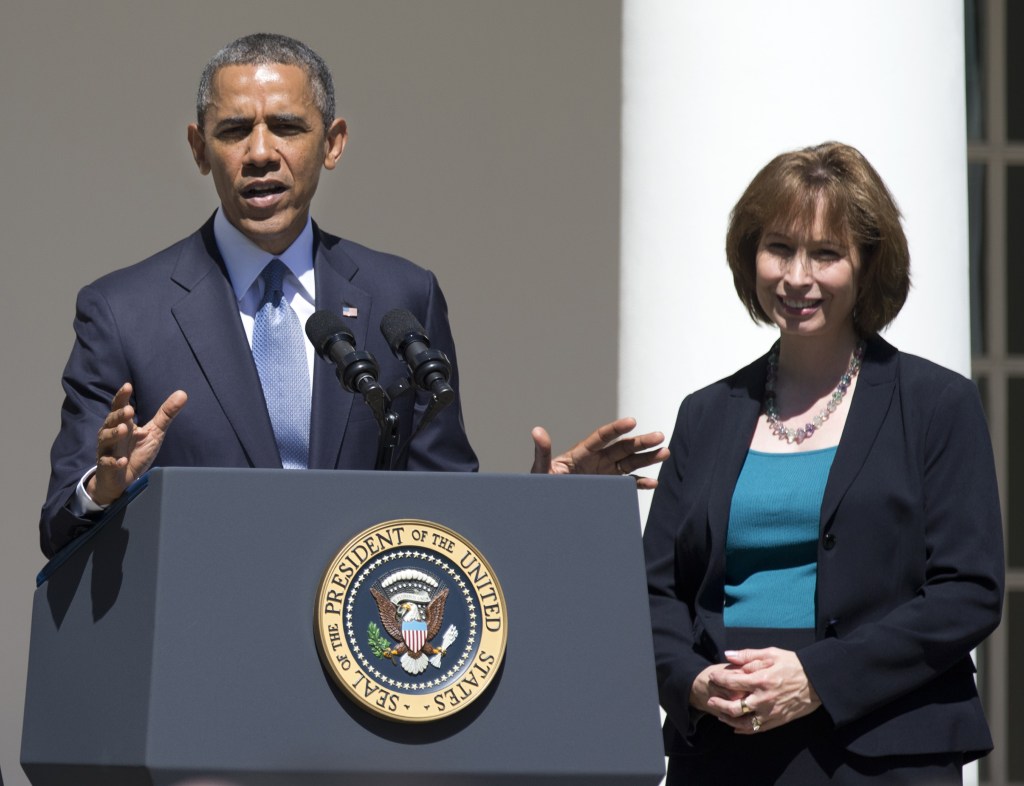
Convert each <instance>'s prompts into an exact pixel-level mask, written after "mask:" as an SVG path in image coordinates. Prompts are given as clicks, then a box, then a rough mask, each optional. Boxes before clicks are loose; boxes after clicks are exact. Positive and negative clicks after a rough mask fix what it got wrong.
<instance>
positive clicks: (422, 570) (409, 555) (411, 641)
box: [315, 519, 507, 722]
mask: <svg viewBox="0 0 1024 786" xmlns="http://www.w3.org/2000/svg"><path fill="white" fill-rule="evenodd" d="M315 625H316V643H317V649H318V651H319V652H320V659H321V660H322V661H323V664H324V666H325V667H326V669H327V671H328V672H329V673H330V674H331V676H332V677H333V678H334V681H335V682H336V683H337V684H338V685H339V686H340V687H341V689H342V690H343V691H344V692H345V693H346V694H347V695H348V696H349V697H350V698H351V699H352V700H353V701H355V702H356V703H357V704H359V705H360V706H361V707H363V708H364V709H366V710H368V711H370V712H372V713H374V714H375V715H379V716H380V717H383V718H388V719H390V720H396V721H406V722H420V721H432V720H438V719H440V718H444V717H447V716H449V715H452V714H454V713H456V712H458V711H460V710H462V709H465V708H466V707H467V706H468V705H469V704H471V703H472V702H473V701H475V700H476V699H478V698H479V697H480V695H481V694H483V693H484V691H485V690H486V689H487V686H488V685H489V684H490V683H491V682H492V681H493V679H494V677H495V675H496V674H497V672H498V667H499V666H500V665H501V661H502V659H503V658H504V656H505V640H506V628H507V613H506V607H505V596H504V595H503V594H502V592H501V586H500V585H499V584H498V579H497V577H496V576H495V575H494V571H492V570H491V566H490V565H489V564H488V563H487V560H486V559H484V557H483V555H482V554H481V553H480V552H479V551H477V550H476V548H475V547H474V546H473V544H472V543H470V542H469V541H468V540H466V539H465V538H463V537H462V536H461V535H459V534H458V533H457V532H454V531H452V530H450V529H448V528H447V527H443V526H441V525H440V524H435V523H433V522H430V521H419V520H415V519H400V520H396V521H385V522H383V523H381V524H377V525H376V526H374V527H370V528H369V529H367V530H364V531H363V532H360V533H359V534H358V535H356V536H355V537H354V538H352V540H350V541H349V542H348V543H346V544H345V546H344V547H343V548H342V549H341V551H339V552H338V553H337V554H336V555H335V556H334V558H333V559H332V560H331V563H330V565H328V567H327V571H326V572H325V573H324V577H323V580H322V581H321V582H320V592H319V593H318V595H317V602H316V620H315Z"/></svg>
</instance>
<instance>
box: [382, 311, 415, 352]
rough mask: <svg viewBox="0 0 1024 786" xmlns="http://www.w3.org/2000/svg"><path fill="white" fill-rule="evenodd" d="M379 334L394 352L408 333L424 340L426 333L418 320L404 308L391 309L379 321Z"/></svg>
mask: <svg viewBox="0 0 1024 786" xmlns="http://www.w3.org/2000/svg"><path fill="white" fill-rule="evenodd" d="M380 332H381V333H383V334H384V340H385V341H387V342H388V346H390V347H391V349H392V350H394V351H395V352H398V351H399V347H400V346H401V345H402V341H403V339H404V338H405V337H406V336H408V335H409V334H410V333H415V334H417V335H419V336H422V337H423V338H424V339H425V338H426V331H424V329H423V325H421V324H420V322H419V320H418V319H416V317H415V316H413V314H412V313H410V312H408V311H406V310H405V309H404V308H393V309H391V310H390V311H389V312H388V313H387V314H385V315H384V318H383V319H382V320H381V321H380Z"/></svg>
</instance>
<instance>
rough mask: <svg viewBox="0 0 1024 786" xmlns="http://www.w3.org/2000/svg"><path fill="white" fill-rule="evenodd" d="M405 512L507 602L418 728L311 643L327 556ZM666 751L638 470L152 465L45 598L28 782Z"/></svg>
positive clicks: (29, 715) (529, 765)
mask: <svg viewBox="0 0 1024 786" xmlns="http://www.w3.org/2000/svg"><path fill="white" fill-rule="evenodd" d="M403 518H413V519H426V520H429V521H433V522H437V523H439V524H442V525H444V526H446V527H449V528H450V529H453V530H455V531H456V532H458V533H460V534H461V535H462V536H464V537H465V538H467V539H468V540H470V541H471V542H472V543H473V545H475V546H476V548H477V549H479V550H480V552H481V553H482V554H484V555H485V557H486V559H487V560H488V561H489V563H490V565H491V567H492V568H493V570H494V573H495V574H496V576H497V577H498V580H499V581H500V583H501V585H502V589H503V591H504V595H505V599H506V602H507V613H508V617H507V625H508V630H507V634H508V640H507V649H506V654H505V660H504V663H503V665H502V671H501V672H500V676H499V677H498V678H497V679H496V681H495V682H494V683H493V684H491V685H490V686H489V688H488V691H487V693H486V694H484V695H482V696H481V698H480V699H479V700H477V701H475V702H473V704H472V705H471V706H469V707H467V708H466V709H465V710H463V711H461V712H459V713H458V714H456V715H453V716H451V717H446V718H443V719H441V720H438V721H435V722H432V723H416V724H408V723H395V722H393V721H389V720H385V719H382V718H377V717H375V716H373V715H370V714H368V713H367V712H366V711H365V710H363V709H361V708H359V707H357V706H356V705H355V704H354V703H353V702H352V701H351V700H350V699H349V698H348V697H347V696H345V695H344V694H343V693H342V692H341V690H340V689H339V688H337V687H336V686H335V685H334V683H333V681H332V679H331V677H330V676H329V675H328V673H327V671H326V670H325V669H324V668H323V667H322V665H321V663H320V660H319V657H318V654H317V649H316V643H315V637H314V616H315V614H314V612H315V608H314V607H315V605H316V597H317V592H318V589H319V586H320V582H321V579H322V578H323V575H324V572H325V571H326V569H327V567H328V565H329V564H330V562H331V560H332V558H333V557H334V555H335V554H336V553H337V552H338V550H339V549H340V548H341V547H342V546H343V545H344V544H345V543H346V542H347V541H348V540H349V539H350V538H351V537H353V536H354V535H356V534H357V533H359V532H361V531H362V530H364V529H366V528H368V527H371V526H373V525H375V524H378V523H380V522H383V521H388V520H391V519H403ZM662 763H663V754H662V744H661V733H660V729H659V715H658V701H657V691H656V686H655V678H654V658H653V651H652V645H651V632H650V618H649V614H648V607H647V596H646V585H645V581H644V569H643V555H642V550H641V542H640V525H639V516H638V512H637V504H636V492H635V490H634V488H633V485H632V482H631V481H630V480H629V479H625V478H596V477H591V478H588V477H548V476H528V475H521V476H520V475H486V474H456V473H376V472H327V471H308V472H289V471H285V470H229V469H220V470H216V469H164V470H156V471H155V472H154V473H153V474H152V477H151V480H150V484H149V488H147V489H146V490H145V491H143V492H142V494H140V496H139V497H138V498H137V499H135V500H134V501H133V502H132V503H131V505H129V506H128V508H127V509H126V511H124V512H123V514H122V515H121V516H120V518H119V520H115V521H112V522H110V523H109V524H108V525H107V526H106V527H105V529H104V531H102V532H100V533H99V534H98V535H97V536H96V537H95V538H94V539H93V540H92V541H91V542H90V543H88V544H87V545H86V546H85V547H84V548H82V549H80V550H79V551H78V552H77V553H76V554H74V555H73V556H72V557H71V558H70V559H69V560H68V561H67V563H65V564H64V565H62V566H61V567H60V568H59V569H58V570H57V571H56V572H55V573H54V574H53V576H52V577H51V578H50V580H49V581H48V583H46V584H44V585H43V586H42V587H40V588H39V589H38V590H37V591H36V595H35V600H34V607H33V619H32V641H31V652H30V663H29V674H28V685H27V696H26V706H25V721H24V730H23V739H22V766H23V767H24V769H25V771H26V773H27V774H28V776H29V779H30V780H31V782H32V783H33V784H34V785H35V786H47V785H49V784H54V785H56V784H60V785H61V786H67V785H68V784H74V786H120V784H153V785H154V786H163V785H165V784H167V785H170V784H177V785H179V786H185V785H186V784H188V786H283V785H285V784H287V786H335V785H336V784H372V783H383V782H397V781H394V780H393V779H396V778H400V779H402V780H403V782H408V783H415V784H422V785H424V786H429V785H431V784H438V785H440V784H444V786H463V785H464V784H465V785H467V786H468V784H473V785H474V786H477V785H479V786H487V785H488V784H514V783H523V782H529V783H531V784H538V785H543V784H552V785H554V784H574V785H575V784H608V785H609V786H612V785H614V784H656V783H658V781H659V780H660V779H661V776H662V772H663V764H662ZM406 779H408V780H406Z"/></svg>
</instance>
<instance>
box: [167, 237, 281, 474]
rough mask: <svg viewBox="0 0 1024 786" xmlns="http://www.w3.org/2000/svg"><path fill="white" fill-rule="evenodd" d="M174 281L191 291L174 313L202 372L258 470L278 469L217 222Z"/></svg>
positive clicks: (184, 257)
mask: <svg viewBox="0 0 1024 786" xmlns="http://www.w3.org/2000/svg"><path fill="white" fill-rule="evenodd" d="M193 242H194V247H193V248H190V249H188V250H187V251H186V252H185V253H183V254H182V256H181V258H180V259H179V261H178V264H177V266H176V267H175V269H174V273H173V274H172V278H173V280H174V281H175V282H177V283H178V285H180V286H181V287H183V288H184V289H186V290H187V292H188V294H187V295H185V297H184V298H182V299H181V300H180V301H179V302H178V303H177V304H175V306H174V307H173V308H172V309H171V311H172V313H173V315H174V318H175V320H176V321H177V323H178V326H179V327H180V329H181V332H182V333H183V334H184V336H185V340H186V341H187V342H188V344H189V346H190V347H191V348H192V352H193V354H194V355H195V358H196V362H197V363H198V365H199V368H200V371H201V372H202V374H203V376H204V377H205V378H206V379H207V381H208V382H209V384H210V387H211V388H212V390H213V395H214V396H215V397H216V399H217V402H218V403H219V404H220V407H221V409H222V410H223V411H224V414H225V416H226V417H227V419H228V421H229V422H230V423H231V427H232V428H233V429H234V431H235V434H236V435H237V437H238V441H239V442H240V443H241V444H242V449H243V450H244V451H245V453H246V455H247V456H248V458H249V462H250V464H251V465H252V466H254V467H280V466H281V459H280V457H279V455H278V451H277V443H276V442H275V441H274V432H273V429H272V428H271V425H270V417H269V415H267V407H266V404H265V403H264V401H263V389H262V388H261V387H260V381H259V377H258V375H257V373H256V365H255V363H253V360H252V352H251V351H250V349H249V344H248V342H247V341H246V338H245V331H244V330H243V329H242V323H241V320H239V318H238V303H237V301H236V300H235V296H234V291H233V290H232V289H231V284H230V282H229V281H228V277H227V273H226V272H225V270H224V266H223V262H222V261H221V259H220V253H219V252H218V251H217V246H216V243H215V242H214V239H213V220H212V219H211V220H210V221H208V222H207V223H206V225H204V226H203V228H202V229H201V230H200V232H199V233H197V234H196V235H194V236H193Z"/></svg>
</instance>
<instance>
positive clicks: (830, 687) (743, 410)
mask: <svg viewBox="0 0 1024 786" xmlns="http://www.w3.org/2000/svg"><path fill="white" fill-rule="evenodd" d="M765 368H766V357H762V358H761V359H759V360H758V361H756V362H755V363H753V364H751V365H749V366H747V367H746V368H744V369H742V370H741V371H739V372H737V373H736V374H735V375H733V376H731V377H729V378H728V379H725V380H722V381H720V382H717V383H715V384H713V385H711V386H709V387H707V388H705V389H703V390H701V391H698V392H697V393H694V394H693V395H692V396H689V397H688V398H686V400H684V401H683V403H682V406H681V407H680V409H679V417H678V420H677V422H676V426H675V432H674V434H673V437H672V440H671V444H670V446H671V450H672V457H671V458H670V459H669V460H668V461H667V462H666V463H665V465H664V466H663V468H662V470H661V475H660V481H659V486H658V489H657V491H656V492H655V496H654V500H653V502H652V506H651V512H650V516H649V518H648V523H647V528H646V532H645V534H644V548H645V553H646V559H647V565H648V588H649V594H650V602H651V616H652V622H653V627H654V641H655V654H656V659H657V672H658V682H659V690H660V697H661V703H662V706H663V707H664V708H665V710H666V712H667V713H668V721H667V722H666V729H665V736H666V746H667V751H668V753H669V755H690V754H693V753H697V752H699V751H700V750H701V746H702V743H701V738H702V733H703V732H702V727H703V726H705V725H706V724H714V723H716V721H714V720H713V719H710V718H705V719H704V720H702V721H701V722H700V723H698V724H697V726H696V729H694V727H693V717H692V713H691V710H690V707H689V703H688V702H689V693H690V686H691V685H692V684H693V681H694V679H695V678H696V676H697V675H698V674H699V673H700V672H701V671H702V670H703V669H704V668H706V667H707V666H708V665H710V664H712V663H718V662H724V657H723V654H722V652H723V650H724V649H725V627H724V624H723V620H722V603H723V576H724V572H725V537H726V529H727V525H728V520H729V507H730V504H731V499H732V493H733V488H734V486H735V483H736V479H737V478H738V476H739V472H740V469H741V468H742V466H743V462H744V459H745V457H746V454H747V451H748V449H749V447H750V440H751V437H752V436H753V431H754V427H755V425H756V423H757V419H758V417H759V416H760V412H761V402H762V400H763V393H764V381H765ZM819 526H820V533H819V540H818V578H817V589H816V597H815V617H816V623H815V639H816V641H815V643H814V644H812V645H810V646H808V647H806V648H804V649H802V650H799V651H798V656H799V658H800V660H801V663H802V664H803V666H804V669H805V671H806V673H807V676H808V677H809V678H810V681H811V684H812V685H813V686H814V688H815V690H816V691H817V692H818V695H819V696H820V698H821V700H822V704H823V707H824V709H825V711H826V712H827V713H828V715H829V717H830V719H831V722H832V723H833V724H834V728H835V734H836V738H837V740H838V741H839V743H840V744H841V745H843V746H845V747H846V749H847V750H849V751H852V752H853V753H857V754H860V755H864V756H881V755H899V754H931V753H942V752H963V753H965V754H966V757H967V759H968V760H969V759H971V758H974V757H976V756H978V755H981V754H982V753H984V752H987V751H988V750H990V749H991V747H992V740H991V737H990V735H989V731H988V726H987V724H986V722H985V718H984V715H983V714H982V708H981V703H980V701H979V700H978V695H977V691H976V689H975V685H974V668H973V665H972V662H971V659H970V656H969V653H970V650H971V649H972V648H973V647H975V646H977V645H978V644H979V643H980V642H981V641H982V639H984V638H985V636H987V635H988V634H989V633H990V632H991V631H992V630H993V629H994V628H995V627H996V625H998V623H999V619H1000V614H1001V605H1002V598H1003V547H1002V524H1001V517H1000V512H999V497H998V492H997V488H996V476H995V469H994V466H993V460H992V448H991V444H990V441H989V436H988V430H987V427H986V423H985V418H984V414H983V412H982V409H981V403H980V401H979V398H978V395H977V391H976V389H975V387H974V385H973V384H972V383H971V382H970V381H969V380H967V379H964V378H963V377H962V376H960V375H958V374H955V373H953V372H952V371H949V370H947V369H944V368H942V367H940V366H937V365H935V364H934V363H930V362H928V361H926V360H923V359H921V358H918V357H914V356H912V355H907V354H903V353H899V352H897V351H896V350H895V349H894V348H893V347H891V346H890V345H889V344H887V343H886V342H885V341H883V340H881V339H878V338H876V339H874V340H872V341H871V342H869V345H868V350H867V354H866V357H865V360H864V365H863V368H862V370H861V372H860V379H859V380H858V383H857V390H856V392H855V394H854V396H853V399H852V401H851V404H850V412H849V414H848V416H847V421H846V425H845V428H844V431H843V436H842V440H841V441H840V444H839V448H838V450H837V452H836V456H835V459H834V462H833V465H832V468H831V472H830V474H829V478H828V482H827V485H826V488H825V495H824V500H823V502H822V508H821V518H820V525H819ZM768 733H769V734H770V733H771V732H768Z"/></svg>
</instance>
